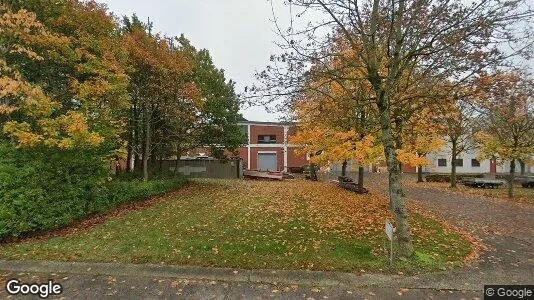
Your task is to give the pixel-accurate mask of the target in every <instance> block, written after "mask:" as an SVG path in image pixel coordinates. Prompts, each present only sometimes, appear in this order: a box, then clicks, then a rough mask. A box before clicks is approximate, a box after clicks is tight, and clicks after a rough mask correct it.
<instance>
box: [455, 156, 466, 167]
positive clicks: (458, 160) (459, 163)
mask: <svg viewBox="0 0 534 300" xmlns="http://www.w3.org/2000/svg"><path fill="white" fill-rule="evenodd" d="M454 165H455V166H457V167H463V166H464V160H463V159H461V158H457V159H456V161H455V162H454Z"/></svg>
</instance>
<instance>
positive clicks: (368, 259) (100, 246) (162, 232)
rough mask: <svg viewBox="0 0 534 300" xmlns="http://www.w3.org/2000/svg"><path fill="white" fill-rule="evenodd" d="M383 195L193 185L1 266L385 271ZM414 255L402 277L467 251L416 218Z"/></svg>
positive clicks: (31, 248)
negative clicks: (34, 262)
mask: <svg viewBox="0 0 534 300" xmlns="http://www.w3.org/2000/svg"><path fill="white" fill-rule="evenodd" d="M386 219H391V215H390V213H389V212H388V201H387V199H386V197H385V196H383V195H372V194H368V195H356V194H353V193H350V192H348V191H345V190H342V189H340V188H338V187H337V186H335V185H333V184H331V183H325V182H308V181H301V180H295V181H283V182H271V181H269V182H266V181H237V180H196V181H194V182H192V183H191V184H189V185H188V186H187V187H185V188H184V189H183V190H182V191H181V192H179V193H176V194H175V195H174V196H173V197H165V198H163V199H162V200H161V201H157V202H156V203H155V204H154V205H152V206H149V207H145V208H142V209H139V210H136V211H133V212H129V213H126V214H124V215H122V216H119V217H116V218H113V219H111V220H108V221H106V222H104V223H102V224H99V225H96V226H94V227H92V228H88V229H84V230H80V231H78V232H76V233H74V234H70V235H67V236H58V237H53V238H49V239H45V240H38V239H37V240H36V239H33V240H27V241H23V242H18V243H11V244H4V245H1V246H0V259H39V260H62V261H97V262H112V261H116V262H134V263H145V262H147V263H166V264H187V265H202V266H217V267H233V268H273V269H312V270H356V271H360V270H362V269H363V270H366V271H377V270H386V269H387V268H388V253H387V250H386V249H388V248H389V246H388V245H389V244H388V242H387V240H386V237H385V234H384V233H383V229H382V228H383V224H384V221H385V220H386ZM410 221H411V224H412V226H413V230H414V235H415V236H414V244H415V248H416V255H415V256H414V258H413V259H412V260H409V261H403V262H398V263H397V267H398V269H400V270H404V271H416V270H432V269H437V268H443V267H453V266H457V265H459V264H460V263H461V261H462V259H463V258H464V257H466V256H467V255H468V254H469V253H470V252H471V244H470V243H469V241H467V240H466V239H465V238H463V237H461V236H460V235H459V234H457V233H454V232H450V231H448V230H444V229H442V227H441V226H440V224H438V223H437V222H436V221H433V220H431V219H427V218H424V217H422V216H421V215H418V214H413V215H412V217H411V220H410Z"/></svg>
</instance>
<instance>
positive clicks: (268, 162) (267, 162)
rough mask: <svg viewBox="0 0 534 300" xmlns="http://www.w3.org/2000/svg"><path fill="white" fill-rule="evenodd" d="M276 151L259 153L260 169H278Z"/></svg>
mask: <svg viewBox="0 0 534 300" xmlns="http://www.w3.org/2000/svg"><path fill="white" fill-rule="evenodd" d="M276 166H277V164H276V153H258V170H270V171H276V170H278V168H277V167H276Z"/></svg>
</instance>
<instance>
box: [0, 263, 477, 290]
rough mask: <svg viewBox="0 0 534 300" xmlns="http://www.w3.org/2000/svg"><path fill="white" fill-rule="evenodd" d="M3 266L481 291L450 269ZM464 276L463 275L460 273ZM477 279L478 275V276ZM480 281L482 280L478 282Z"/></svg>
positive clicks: (40, 270)
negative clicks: (413, 272) (404, 272)
mask: <svg viewBox="0 0 534 300" xmlns="http://www.w3.org/2000/svg"><path fill="white" fill-rule="evenodd" d="M0 270H3V271H12V272H28V273H61V274H63V273H64V274H78V275H111V276H137V277H152V278H157V277H159V278H177V279H196V280H214V281H226V282H252V283H270V284H278V283H280V284H288V285H289V284H299V285H307V286H333V287H340V288H341V287H343V288H358V287H377V288H413V289H439V290H468V291H481V290H482V288H483V286H482V285H478V284H458V283H455V282H449V280H447V278H449V279H450V278H451V275H452V277H456V276H457V275H459V274H457V275H454V274H451V273H434V274H425V275H424V276H421V277H418V276H401V275H387V274H362V275H357V274H354V273H346V272H335V271H333V272H330V271H305V270H265V269H256V270H244V269H232V268H212V267H199V266H177V265H156V264H122V263H88V262H56V261H36V260H25V261H7V260H0ZM460 277H462V276H460ZM475 280H476V279H475ZM479 283H480V282H479Z"/></svg>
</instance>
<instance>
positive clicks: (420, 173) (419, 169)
mask: <svg viewBox="0 0 534 300" xmlns="http://www.w3.org/2000/svg"><path fill="white" fill-rule="evenodd" d="M417 182H423V167H422V166H418V167H417Z"/></svg>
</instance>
